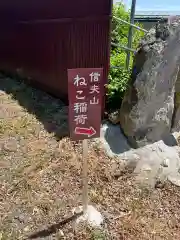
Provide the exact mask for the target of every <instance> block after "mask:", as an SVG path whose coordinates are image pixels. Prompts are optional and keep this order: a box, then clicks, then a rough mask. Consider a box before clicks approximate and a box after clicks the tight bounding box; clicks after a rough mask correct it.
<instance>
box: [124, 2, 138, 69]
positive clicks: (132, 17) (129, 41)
mask: <svg viewBox="0 0 180 240" xmlns="http://www.w3.org/2000/svg"><path fill="white" fill-rule="evenodd" d="M135 10H136V0H132V4H131V15H130V24H134V16H135ZM132 39H133V26H132V25H130V26H129V34H128V45H127V47H128V48H132ZM130 57H131V53H130V52H129V51H128V52H127V57H126V68H127V69H129V63H130Z"/></svg>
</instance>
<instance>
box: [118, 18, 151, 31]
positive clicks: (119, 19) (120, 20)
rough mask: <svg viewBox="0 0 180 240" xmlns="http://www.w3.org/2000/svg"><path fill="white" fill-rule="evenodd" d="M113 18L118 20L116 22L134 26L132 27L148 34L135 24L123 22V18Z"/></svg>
mask: <svg viewBox="0 0 180 240" xmlns="http://www.w3.org/2000/svg"><path fill="white" fill-rule="evenodd" d="M113 18H114V19H116V20H117V21H119V22H123V23H126V24H128V25H130V26H132V27H134V28H136V29H138V30H140V31H143V32H146V33H147V32H148V31H147V30H146V29H144V28H141V27H138V26H136V25H135V24H131V23H129V22H127V21H125V20H122V19H121V18H117V17H114V16H113Z"/></svg>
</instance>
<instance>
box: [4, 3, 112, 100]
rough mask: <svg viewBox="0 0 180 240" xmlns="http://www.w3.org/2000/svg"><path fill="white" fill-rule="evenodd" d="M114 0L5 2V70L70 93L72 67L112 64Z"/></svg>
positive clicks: (104, 66)
mask: <svg viewBox="0 0 180 240" xmlns="http://www.w3.org/2000/svg"><path fill="white" fill-rule="evenodd" d="M111 6H112V4H111V0H63V1H62V0H16V1H14V0H1V2H0V32H1V34H0V68H1V69H4V70H8V71H9V70H10V71H19V72H20V73H21V74H22V75H23V76H25V77H28V78H30V79H32V80H35V81H36V82H38V83H39V85H40V86H46V89H47V90H49V91H50V92H52V93H54V94H56V95H58V96H67V69H68V68H79V67H103V68H104V70H105V74H104V83H106V81H107V74H108V67H109V46H110V36H109V32H110V20H111Z"/></svg>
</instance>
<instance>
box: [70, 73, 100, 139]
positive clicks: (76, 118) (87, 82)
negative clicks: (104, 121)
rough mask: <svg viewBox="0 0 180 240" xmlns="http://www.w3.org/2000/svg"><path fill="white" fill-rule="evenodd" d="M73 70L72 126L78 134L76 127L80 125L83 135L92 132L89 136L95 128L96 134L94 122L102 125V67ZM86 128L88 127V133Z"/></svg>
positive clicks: (71, 96) (71, 92)
mask: <svg viewBox="0 0 180 240" xmlns="http://www.w3.org/2000/svg"><path fill="white" fill-rule="evenodd" d="M73 70H74V72H69V75H68V76H69V77H68V79H69V80H68V83H69V101H70V105H71V109H70V112H69V113H70V114H69V115H70V120H71V127H72V125H73V126H74V132H75V133H76V134H78V133H77V131H76V130H77V128H76V127H78V129H80V128H82V129H83V131H82V132H83V133H82V135H88V133H90V134H89V136H90V135H91V132H92V129H94V132H93V133H94V135H95V132H96V131H97V129H95V128H94V124H95V125H97V122H98V125H100V121H101V101H102V100H101V98H102V97H101V96H102V90H103V88H102V87H101V85H102V69H94V71H93V69H83V71H80V70H81V69H80V70H79V72H77V70H76V69H72V70H69V71H73ZM75 70H76V71H75ZM90 70H91V71H90ZM73 73H74V75H73ZM95 113H96V116H94V120H93V118H92V116H93V115H94V114H95ZM97 114H98V116H97ZM72 118H73V119H72ZM72 120H73V124H72ZM96 128H97V127H96ZM85 129H87V134H86V130H85ZM90 129H91V131H90ZM72 131H73V129H72ZM88 131H89V132H88ZM98 132H99V130H98ZM79 134H81V133H79ZM82 138H83V137H82Z"/></svg>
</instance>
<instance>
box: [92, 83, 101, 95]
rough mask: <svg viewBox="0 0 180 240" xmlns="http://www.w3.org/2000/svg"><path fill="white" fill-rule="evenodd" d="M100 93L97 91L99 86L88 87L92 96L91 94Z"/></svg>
mask: <svg viewBox="0 0 180 240" xmlns="http://www.w3.org/2000/svg"><path fill="white" fill-rule="evenodd" d="M99 92H100V89H99V86H98V85H92V86H91V87H90V93H91V94H93V93H99Z"/></svg>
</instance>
